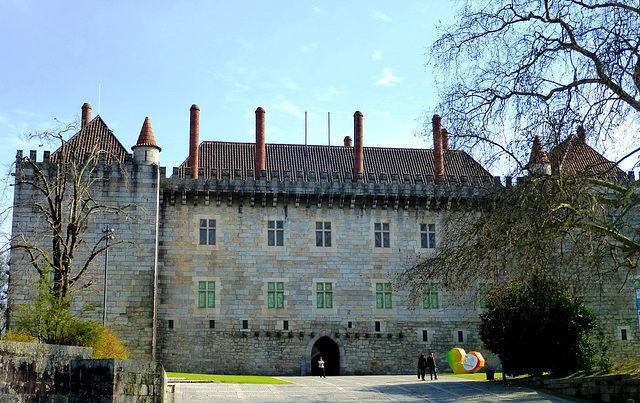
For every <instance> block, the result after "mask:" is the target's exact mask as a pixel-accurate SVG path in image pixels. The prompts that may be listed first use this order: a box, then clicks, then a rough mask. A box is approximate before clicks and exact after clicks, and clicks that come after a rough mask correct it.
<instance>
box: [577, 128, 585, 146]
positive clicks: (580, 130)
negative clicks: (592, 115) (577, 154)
mask: <svg viewBox="0 0 640 403" xmlns="http://www.w3.org/2000/svg"><path fill="white" fill-rule="evenodd" d="M578 139H579V140H580V141H582V142H583V143H586V142H587V131H586V130H584V126H582V125H581V126H578Z"/></svg>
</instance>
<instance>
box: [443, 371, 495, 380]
mask: <svg viewBox="0 0 640 403" xmlns="http://www.w3.org/2000/svg"><path fill="white" fill-rule="evenodd" d="M438 376H453V377H456V378H464V379H473V380H475V381H482V380H485V379H487V374H486V373H485V372H476V373H474V374H453V373H446V374H443V373H438ZM494 379H495V380H496V381H500V380H502V372H496V373H495V375H494Z"/></svg>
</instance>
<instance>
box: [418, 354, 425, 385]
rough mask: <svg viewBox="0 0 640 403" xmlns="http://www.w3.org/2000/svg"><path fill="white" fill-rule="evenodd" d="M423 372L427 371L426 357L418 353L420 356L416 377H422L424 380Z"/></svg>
mask: <svg viewBox="0 0 640 403" xmlns="http://www.w3.org/2000/svg"><path fill="white" fill-rule="evenodd" d="M425 372H427V357H425V356H424V354H420V358H418V379H420V377H422V380H423V381H424V375H425Z"/></svg>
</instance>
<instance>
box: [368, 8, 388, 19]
mask: <svg viewBox="0 0 640 403" xmlns="http://www.w3.org/2000/svg"><path fill="white" fill-rule="evenodd" d="M371 15H372V16H373V18H376V19H378V20H380V21H391V18H389V16H388V15H386V14H384V13H381V12H380V11H378V10H373V11H372V12H371Z"/></svg>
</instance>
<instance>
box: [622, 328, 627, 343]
mask: <svg viewBox="0 0 640 403" xmlns="http://www.w3.org/2000/svg"><path fill="white" fill-rule="evenodd" d="M620 340H622V341H625V340H627V329H621V330H620Z"/></svg>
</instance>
